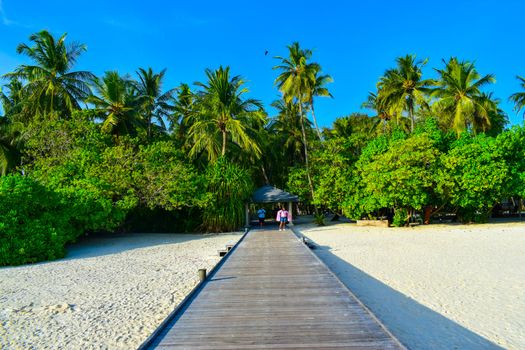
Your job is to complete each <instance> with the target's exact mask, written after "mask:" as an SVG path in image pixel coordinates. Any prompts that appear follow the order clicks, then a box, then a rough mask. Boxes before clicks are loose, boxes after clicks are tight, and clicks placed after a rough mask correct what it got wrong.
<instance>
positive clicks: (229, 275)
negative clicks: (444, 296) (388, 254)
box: [149, 230, 403, 350]
mask: <svg viewBox="0 0 525 350" xmlns="http://www.w3.org/2000/svg"><path fill="white" fill-rule="evenodd" d="M226 258H227V260H226V261H225V262H224V264H223V265H222V266H221V267H220V268H219V269H218V270H217V272H216V273H215V274H213V275H211V278H209V279H208V280H207V281H206V282H205V285H204V286H203V288H202V289H201V290H200V292H199V293H198V294H197V295H196V296H195V297H194V298H193V299H192V300H190V301H189V303H188V306H187V307H185V308H182V311H181V314H180V315H178V316H177V317H174V318H173V321H172V322H169V323H167V325H166V326H165V327H164V329H162V330H161V331H159V332H158V336H157V337H155V339H154V340H153V341H152V342H151V345H150V347H149V348H163V349H292V348H300V349H319V348H322V349H336V348H337V349H367V350H371V349H403V346H402V345H401V344H400V343H399V342H398V341H397V339H395V338H394V337H393V336H392V335H391V334H390V333H389V332H388V331H387V330H386V329H385V328H384V326H382V325H381V324H380V322H379V321H378V320H377V319H376V318H375V317H374V316H373V315H372V314H371V313H370V312H369V311H368V310H367V309H366V308H365V307H363V306H362V304H361V302H360V301H359V300H357V299H356V298H355V296H354V295H353V294H352V293H351V292H350V291H349V290H348V289H347V288H346V287H345V286H344V285H343V284H342V283H341V282H340V281H339V280H338V279H337V278H336V277H335V276H334V274H333V273H332V272H331V271H330V270H329V269H328V268H327V267H326V266H325V265H324V264H323V263H322V262H321V261H320V260H319V259H317V257H315V256H314V255H313V254H312V252H311V251H309V249H308V248H307V247H306V246H305V245H304V244H303V243H302V242H301V241H300V240H299V239H298V238H297V237H296V236H295V235H294V234H293V233H292V232H291V231H289V230H287V231H284V232H279V231H277V230H274V231H258V230H257V231H251V232H249V233H248V235H247V236H246V237H245V239H244V240H243V241H242V242H241V243H240V244H239V246H238V247H237V248H236V249H235V250H234V251H233V252H232V254H231V255H230V254H228V256H227V257H226Z"/></svg>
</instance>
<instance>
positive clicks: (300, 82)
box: [273, 42, 321, 198]
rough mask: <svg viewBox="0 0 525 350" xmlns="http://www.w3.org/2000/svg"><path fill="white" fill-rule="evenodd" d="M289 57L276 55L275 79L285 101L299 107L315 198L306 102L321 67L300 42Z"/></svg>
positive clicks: (307, 171)
mask: <svg viewBox="0 0 525 350" xmlns="http://www.w3.org/2000/svg"><path fill="white" fill-rule="evenodd" d="M287 48H288V57H281V56H276V57H275V58H276V59H278V60H280V61H281V62H280V64H278V65H277V66H275V67H273V69H276V70H279V71H281V73H280V74H279V76H278V77H277V78H276V79H275V85H277V87H278V89H279V91H280V92H281V93H282V95H283V99H284V100H285V102H293V103H295V104H296V105H297V107H298V109H299V116H300V118H301V122H300V125H301V132H302V135H303V145H304V159H305V166H306V173H307V177H308V185H309V187H310V193H311V194H312V198H314V186H313V183H312V177H311V174H310V165H309V162H308V142H307V139H306V131H305V127H304V125H305V123H304V121H303V119H304V112H303V111H304V106H303V104H304V103H308V100H309V96H310V93H309V91H311V88H312V86H313V85H314V84H313V82H314V81H315V77H316V74H317V73H318V72H320V71H321V67H320V66H319V64H317V63H312V62H308V60H309V59H310V58H311V57H312V51H311V50H308V49H302V48H301V47H300V45H299V43H298V42H294V43H292V44H291V45H289V46H287Z"/></svg>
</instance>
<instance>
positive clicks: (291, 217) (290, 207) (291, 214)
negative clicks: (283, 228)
mask: <svg viewBox="0 0 525 350" xmlns="http://www.w3.org/2000/svg"><path fill="white" fill-rule="evenodd" d="M292 209H293V208H292V202H288V212H289V213H290V222H289V224H288V225H290V226H293V211H292Z"/></svg>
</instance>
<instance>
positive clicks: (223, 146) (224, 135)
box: [221, 130, 226, 157]
mask: <svg viewBox="0 0 525 350" xmlns="http://www.w3.org/2000/svg"><path fill="white" fill-rule="evenodd" d="M221 154H222V156H223V157H224V155H225V154H226V130H222V152H221Z"/></svg>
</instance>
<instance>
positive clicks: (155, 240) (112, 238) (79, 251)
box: [58, 233, 207, 261]
mask: <svg viewBox="0 0 525 350" xmlns="http://www.w3.org/2000/svg"><path fill="white" fill-rule="evenodd" d="M206 237H207V236H205V235H203V234H186V233H177V234H171V233H144V234H139V233H129V234H94V235H89V236H85V237H82V238H81V239H79V240H78V242H76V243H72V244H69V245H68V246H67V247H66V249H67V254H66V257H65V258H64V259H60V260H58V261H61V260H62V261H63V260H75V259H84V258H94V257H100V256H104V255H111V254H118V253H122V252H125V251H128V250H133V249H139V248H149V247H154V246H159V245H165V244H177V243H184V242H189V241H194V240H197V239H204V238H206Z"/></svg>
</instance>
